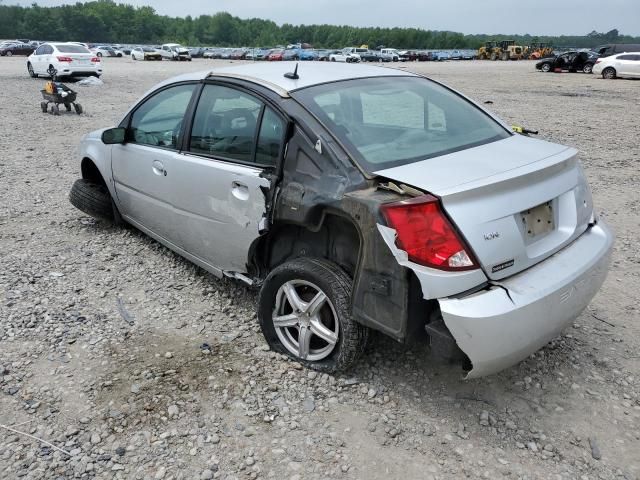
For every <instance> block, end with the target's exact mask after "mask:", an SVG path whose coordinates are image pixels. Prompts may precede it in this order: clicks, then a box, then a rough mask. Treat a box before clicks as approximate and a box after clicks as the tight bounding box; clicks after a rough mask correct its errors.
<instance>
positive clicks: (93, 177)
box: [80, 157, 107, 187]
mask: <svg viewBox="0 0 640 480" xmlns="http://www.w3.org/2000/svg"><path fill="white" fill-rule="evenodd" d="M80 171H81V172H82V178H84V179H85V180H89V181H90V182H92V183H96V184H98V185H104V186H105V187H106V186H107V183H106V182H105V181H104V178H102V174H101V173H100V170H98V167H96V164H95V163H93V160H91V159H90V158H86V157H85V158H83V159H82V163H81V164H80Z"/></svg>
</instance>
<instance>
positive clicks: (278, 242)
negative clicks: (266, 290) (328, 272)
mask: <svg viewBox="0 0 640 480" xmlns="http://www.w3.org/2000/svg"><path fill="white" fill-rule="evenodd" d="M360 249H361V237H360V233H359V231H358V229H357V228H356V226H355V224H354V223H353V222H352V221H351V220H350V219H349V218H347V217H343V216H341V215H336V214H325V215H323V217H322V220H321V223H320V225H319V226H318V227H316V228H309V227H307V226H301V225H295V224H288V223H283V224H276V225H274V226H272V228H271V230H270V231H269V233H268V234H267V235H265V236H264V237H261V238H260V241H259V243H258V245H256V247H255V248H254V254H253V255H252V259H253V266H254V268H255V269H256V270H257V272H256V273H257V274H258V275H259V276H260V277H262V278H264V277H266V275H267V274H268V273H269V272H270V271H271V270H273V269H274V268H275V267H277V266H278V265H281V264H282V263H284V262H286V261H287V260H290V259H292V258H298V257H307V258H324V259H327V260H330V261H332V262H334V263H335V264H337V265H339V266H340V267H341V268H342V269H343V270H344V271H345V272H347V274H349V276H350V277H351V278H353V277H354V275H355V273H356V269H357V266H358V261H359V259H360Z"/></svg>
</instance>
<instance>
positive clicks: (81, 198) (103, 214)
mask: <svg viewBox="0 0 640 480" xmlns="http://www.w3.org/2000/svg"><path fill="white" fill-rule="evenodd" d="M69 202H71V205H73V206H74V207H76V208H77V209H78V210H80V211H82V212H84V213H86V214H87V215H90V216H92V217H93V218H95V219H97V220H103V221H107V222H109V223H114V224H119V223H121V222H122V217H120V213H119V212H118V209H117V208H116V206H115V204H114V203H113V200H112V199H111V195H110V194H109V190H108V189H107V187H106V186H105V185H101V184H98V183H93V182H90V181H89V180H86V179H84V178H80V179H78V180H76V181H75V182H74V183H73V186H72V187H71V191H70V192H69Z"/></svg>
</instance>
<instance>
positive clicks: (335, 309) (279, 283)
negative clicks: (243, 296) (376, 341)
mask: <svg viewBox="0 0 640 480" xmlns="http://www.w3.org/2000/svg"><path fill="white" fill-rule="evenodd" d="M351 285H352V281H351V279H350V278H349V277H348V276H347V274H346V273H345V272H344V271H343V270H342V269H340V267H338V266H337V265H336V264H334V263H333V262H329V261H327V260H324V259H310V258H298V259H295V260H290V261H288V262H286V263H284V264H282V265H280V266H279V267H277V268H276V269H275V270H273V271H272V272H271V273H270V274H269V276H268V277H267V279H266V280H265V282H264V285H263V286H262V289H261V290H260V297H259V300H258V319H259V321H260V326H261V328H262V333H263V334H264V337H265V339H266V340H267V343H268V344H269V346H270V347H271V348H272V349H273V350H275V351H277V352H280V353H283V354H285V355H288V356H289V357H291V358H293V359H295V360H296V361H298V362H300V363H302V364H303V365H305V366H307V367H309V368H313V369H315V370H319V371H325V372H335V371H339V370H345V369H347V368H348V367H350V366H351V365H353V364H354V363H355V362H356V361H357V360H358V358H359V357H360V355H361V354H362V352H363V351H364V347H365V345H366V342H367V338H368V336H369V330H368V329H367V328H366V327H364V326H362V325H360V324H359V323H356V322H355V321H354V320H353V319H352V318H351V312H350V305H351Z"/></svg>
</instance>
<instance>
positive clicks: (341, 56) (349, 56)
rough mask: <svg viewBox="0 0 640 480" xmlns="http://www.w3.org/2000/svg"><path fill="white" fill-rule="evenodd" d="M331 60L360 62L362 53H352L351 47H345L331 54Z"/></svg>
mask: <svg viewBox="0 0 640 480" xmlns="http://www.w3.org/2000/svg"><path fill="white" fill-rule="evenodd" d="M329 61H331V62H346V63H358V62H359V61H360V55H358V54H357V53H352V52H350V51H349V49H344V50H341V51H339V52H334V53H332V54H331V55H329Z"/></svg>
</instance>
